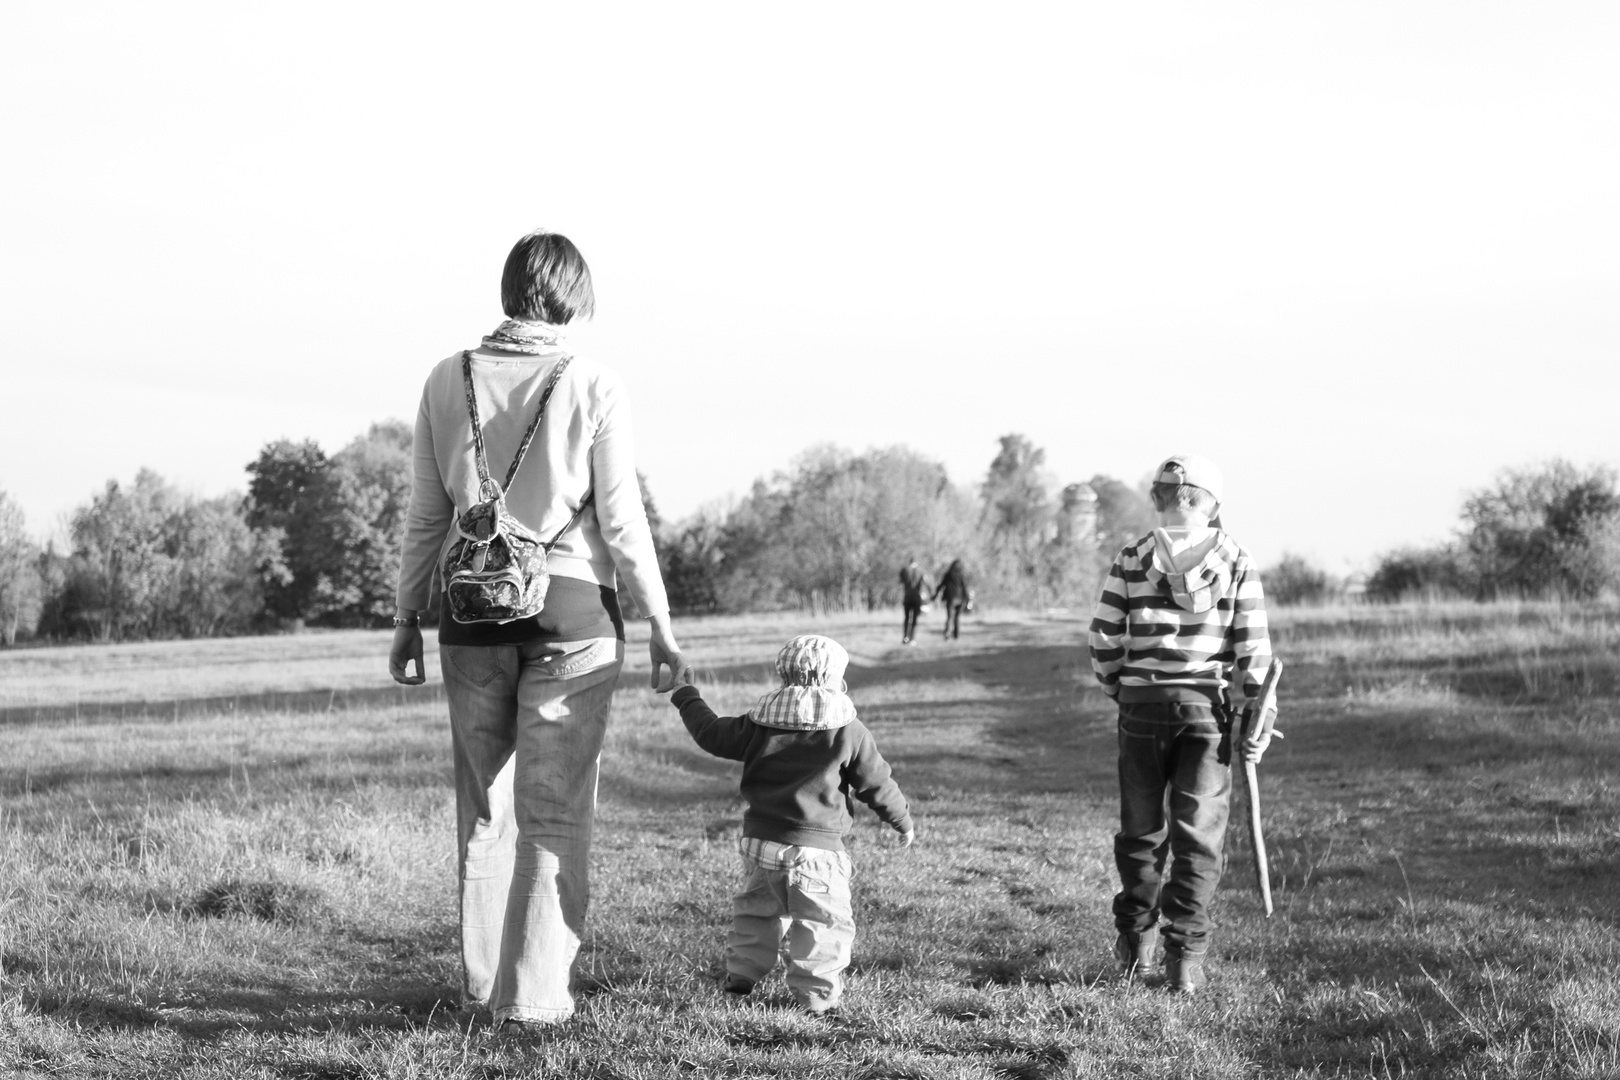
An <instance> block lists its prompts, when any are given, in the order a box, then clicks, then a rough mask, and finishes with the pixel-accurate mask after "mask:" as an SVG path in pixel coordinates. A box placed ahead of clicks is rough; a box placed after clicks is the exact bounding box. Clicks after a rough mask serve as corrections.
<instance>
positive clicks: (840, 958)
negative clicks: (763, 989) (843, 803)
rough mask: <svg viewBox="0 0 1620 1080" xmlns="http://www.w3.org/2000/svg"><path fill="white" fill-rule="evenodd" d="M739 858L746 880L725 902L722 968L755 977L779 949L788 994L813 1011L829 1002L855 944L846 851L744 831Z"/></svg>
mask: <svg viewBox="0 0 1620 1080" xmlns="http://www.w3.org/2000/svg"><path fill="white" fill-rule="evenodd" d="M742 856H743V869H744V870H745V871H746V873H747V878H746V879H745V880H744V882H743V886H742V889H741V890H739V891H738V893H737V895H736V896H734V897H733V898H732V901H731V933H730V934H728V935H727V936H726V971H727V972H728V973H730V974H732V975H736V976H738V977H740V978H743V979H746V980H748V981H749V982H750V983H756V982H758V981H759V980H761V979H763V978H764V977H765V976H766V975H768V974H770V971H771V969H772V968H774V967H775V966H776V957H777V954H778V953H780V954H781V956H782V959H783V961H784V962H785V963H786V964H787V984H788V989H789V990H791V991H792V992H793V997H794V1000H796V1001H798V1003H799V1004H800V1005H803V1006H804V1007H805V1008H807V1009H810V1010H811V1011H813V1012H822V1011H825V1010H827V1009H830V1008H833V1007H834V1006H836V1005H837V1004H838V1001H839V998H841V997H842V996H843V993H844V978H843V974H844V969H845V968H847V967H849V954H850V948H851V947H852V946H853V945H854V944H855V913H854V911H853V910H852V908H851V906H850V892H849V882H850V878H851V877H852V876H853V875H854V872H855V869H854V864H853V863H852V862H851V861H850V857H849V852H847V851H825V850H823V849H821V848H810V847H792V846H786V845H782V844H773V843H770V842H769V841H759V840H751V839H749V838H746V837H745V838H744V839H743V841H742ZM784 936H785V940H784Z"/></svg>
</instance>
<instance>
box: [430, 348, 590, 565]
mask: <svg viewBox="0 0 1620 1080" xmlns="http://www.w3.org/2000/svg"><path fill="white" fill-rule="evenodd" d="M573 359H574V358H573V357H572V356H568V355H564V356H563V358H562V360H560V361H559V362H558V364H557V369H556V370H555V371H553V372H552V373H551V379H550V380H549V381H548V382H547V383H546V388H545V390H543V391H541V393H540V406H539V408H537V409H535V410H534V419H533V420H531V421H529V427H528V430H526V431H525V432H524V433H523V441H522V442H520V443H519V444H518V448H517V454H515V455H514V456H513V458H512V467H511V468H509V469H507V470H506V483H504V484H502V485H501V489H500V491H499V492H497V494H500V495H504V494H506V492H508V491H510V490H511V488H512V481H513V480H516V479H517V472H518V466H520V465H522V464H523V456H524V455H525V454H527V453H528V452H529V444H530V443H531V442H533V441H534V433H535V432H536V431H538V430H539V428H540V419H541V417H543V416H545V414H546V403H547V402H549V401H550V400H551V392H552V391H553V390H555V389H557V380H559V379H561V378H562V374H563V372H565V371H567V370H568V365H569V363H570V362H571V361H572V360H573ZM461 378H462V382H463V383H465V384H466V387H467V418H468V419H469V420H470V421H471V422H472V433H473V461H474V462H475V463H476V464H477V466H478V495H479V497H480V498H483V497H484V487H485V486H486V485H490V484H493V483H494V482H495V481H494V477H492V476H490V475H489V459H488V458H487V457H485V456H484V429H483V425H482V424H480V423H479V421H478V391H477V390H475V389H473V377H472V350H471V349H464V350H463V351H462V353H461ZM595 498H596V488H595V486H594V485H593V486H592V487H591V490H590V491H587V492H586V493H585V497H584V498H583V499H581V500H580V503H579V506H578V507H576V508H575V509H574V513H573V516H572V517H570V518H569V519H568V524H566V525H564V526H563V527H562V528H561V529H558V530H557V535H555V536H553V537H552V538H551V541H550V542H549V543H547V544H546V545H545V548H546V550H547V551H550V550H551V549H552V548H554V547H556V546H557V541H559V540H561V539H562V538H563V533H565V532H567V531H568V530H569V529H572V528H573V527H574V523H575V522H576V521H578V520H579V515H581V514H583V513H584V512H585V508H586V507H587V506H589V505H590V504H591V501H592V500H593V499H595Z"/></svg>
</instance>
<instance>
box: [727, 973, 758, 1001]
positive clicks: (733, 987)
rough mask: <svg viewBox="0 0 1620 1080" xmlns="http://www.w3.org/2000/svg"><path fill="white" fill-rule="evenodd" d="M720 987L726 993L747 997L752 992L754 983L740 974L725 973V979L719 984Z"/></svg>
mask: <svg viewBox="0 0 1620 1080" xmlns="http://www.w3.org/2000/svg"><path fill="white" fill-rule="evenodd" d="M720 989H722V990H724V991H725V992H726V993H728V994H736V995H737V996H738V997H747V996H748V995H749V994H751V993H753V992H754V984H753V982H752V981H751V980H749V979H745V978H743V977H742V976H741V975H731V974H727V975H726V977H725V981H723V982H722V983H721V984H720Z"/></svg>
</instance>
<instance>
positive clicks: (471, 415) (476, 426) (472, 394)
mask: <svg viewBox="0 0 1620 1080" xmlns="http://www.w3.org/2000/svg"><path fill="white" fill-rule="evenodd" d="M461 382H462V385H463V386H464V387H465V388H466V394H467V419H468V420H469V421H470V422H471V425H472V436H473V463H474V464H476V465H477V466H478V497H479V498H480V499H485V498H490V497H491V496H488V495H486V494H484V489H485V488H486V487H488V486H489V485H490V483H491V480H490V475H489V459H488V458H486V457H485V456H484V426H483V425H482V424H480V423H479V422H478V391H477V390H475V389H473V377H472V350H471V349H464V350H463V351H462V353H461Z"/></svg>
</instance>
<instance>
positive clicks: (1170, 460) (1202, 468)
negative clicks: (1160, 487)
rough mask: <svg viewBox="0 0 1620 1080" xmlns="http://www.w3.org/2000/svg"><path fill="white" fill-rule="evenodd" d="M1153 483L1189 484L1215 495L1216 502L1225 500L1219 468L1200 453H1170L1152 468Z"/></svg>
mask: <svg viewBox="0 0 1620 1080" xmlns="http://www.w3.org/2000/svg"><path fill="white" fill-rule="evenodd" d="M1153 482H1154V483H1155V484H1191V485H1193V486H1194V487H1201V488H1203V489H1204V490H1205V491H1207V492H1209V493H1210V494H1211V495H1213V496H1215V501H1216V502H1218V503H1219V502H1225V501H1226V492H1225V486H1226V485H1225V484H1223V483H1222V482H1221V470H1219V469H1217V468H1216V467H1215V463H1214V462H1213V461H1211V460H1209V458H1207V457H1205V456H1204V455H1202V454H1171V455H1170V456H1169V457H1167V458H1165V459H1164V462H1163V464H1161V465H1160V466H1159V467H1158V468H1157V469H1154V470H1153Z"/></svg>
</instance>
